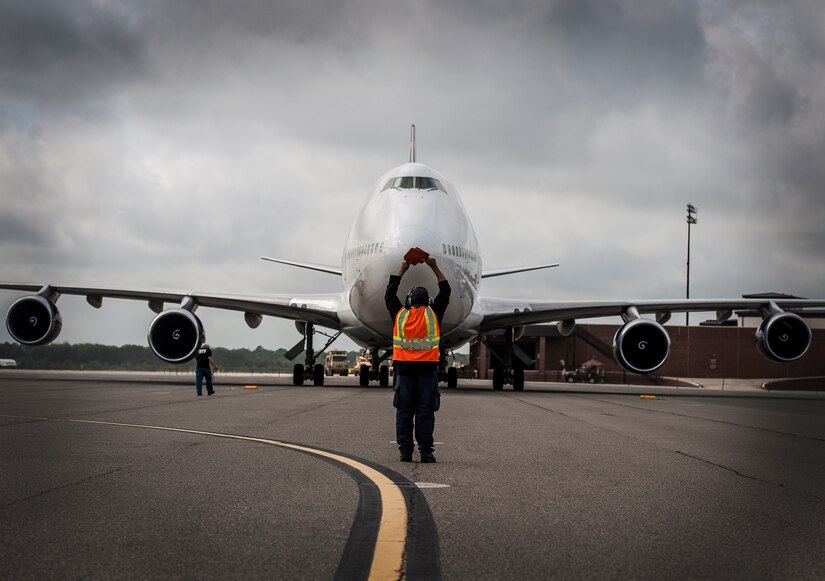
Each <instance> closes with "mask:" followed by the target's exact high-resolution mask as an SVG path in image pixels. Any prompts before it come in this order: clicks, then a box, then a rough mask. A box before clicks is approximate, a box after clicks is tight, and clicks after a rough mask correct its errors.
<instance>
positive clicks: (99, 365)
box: [0, 342, 467, 373]
mask: <svg viewBox="0 0 825 581" xmlns="http://www.w3.org/2000/svg"><path fill="white" fill-rule="evenodd" d="M212 352H213V357H214V359H215V362H216V363H217V364H218V366H219V367H221V368H223V369H225V370H227V371H242V372H244V371H254V372H259V373H262V372H274V371H291V370H292V366H293V365H294V364H295V363H303V356H302V355H299V356H298V357H297V358H296V359H295V360H294V361H290V360H289V359H287V358H286V357H284V354H285V353H286V349H275V350H274V351H273V350H271V349H265V348H264V347H261V346H258V347H256V348H255V349H225V348H223V347H216V348H214V349H212ZM358 355H359V352H358V351H348V352H347V358H348V359H349V365H350V367H352V366H354V365H355V358H356V356H358ZM0 359H14V360H15V361H17V366H18V367H20V368H22V369H89V370H101V371H167V370H169V369H179V368H180V367H181V366H180V365H171V364H169V363H165V362H163V361H161V360H160V359H158V358H157V357H156V356H155V355H154V353H152V350H151V349H149V347H146V346H143V345H123V346H121V347H115V346H112V345H99V344H96V343H78V344H72V343H52V344H51V345H45V346H43V347H27V346H25V345H20V344H18V343H8V342H6V343H1V344H0ZM456 359H457V360H458V361H461V362H462V363H465V364H466V362H467V356H466V355H462V354H457V355H456ZM318 362H319V363H323V358H321V359H319V361H318ZM184 365H189V366H194V363H192V362H190V363H187V364H184Z"/></svg>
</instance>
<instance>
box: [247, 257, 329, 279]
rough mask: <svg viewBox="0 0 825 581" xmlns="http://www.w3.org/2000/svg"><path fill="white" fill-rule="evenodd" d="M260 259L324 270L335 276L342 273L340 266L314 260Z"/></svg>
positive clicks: (319, 270)
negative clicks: (318, 262)
mask: <svg viewBox="0 0 825 581" xmlns="http://www.w3.org/2000/svg"><path fill="white" fill-rule="evenodd" d="M261 260H266V261H268V262H277V263H278V264H288V265H289V266H297V267H298V268H306V269H307V270H315V271H318V272H325V273H326V274H335V275H337V276H341V273H342V271H341V267H340V266H329V265H327V264H315V263H314V262H299V261H297V260H284V259H283V258H272V257H270V256H261Z"/></svg>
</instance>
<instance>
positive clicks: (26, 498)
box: [0, 464, 132, 508]
mask: <svg viewBox="0 0 825 581" xmlns="http://www.w3.org/2000/svg"><path fill="white" fill-rule="evenodd" d="M129 468H132V465H131V464H130V465H129V466H121V467H120V468H115V469H113V470H109V471H107V472H102V473H100V474H93V475H92V476H87V477H86V478H81V479H80V480H75V481H74V482H67V483H66V484H62V485H60V486H55V487H54V488H49V489H47V490H42V491H40V492H38V493H37V494H32V495H30V496H26V497H23V498H18V499H16V500H12V501H11V502H7V503H4V504H2V505H0V508H8V507H10V506H14V505H15V504H19V503H21V502H25V501H27V500H31V499H33V498H39V497H41V496H46V495H47V494H51V493H52V492H57V491H58V490H63V489H65V488H70V487H72V486H77V485H78V484H83V483H85V482H90V481H92V480H97V479H98V478H106V477H107V476H111V475H112V474H117V473H118V472H122V471H124V470H128V469H129Z"/></svg>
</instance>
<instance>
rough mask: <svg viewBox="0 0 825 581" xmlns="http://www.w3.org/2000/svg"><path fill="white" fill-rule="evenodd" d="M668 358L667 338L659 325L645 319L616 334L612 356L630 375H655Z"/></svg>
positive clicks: (624, 327)
mask: <svg viewBox="0 0 825 581" xmlns="http://www.w3.org/2000/svg"><path fill="white" fill-rule="evenodd" d="M668 355H670V337H669V336H668V334H667V331H665V329H664V327H662V326H661V325H660V324H659V323H657V322H655V321H650V320H648V319H633V320H631V321H628V322H627V323H625V324H624V325H622V326H621V327H619V330H618V331H616V335H615V336H614V337H613V356H614V357H615V358H616V361H617V362H618V363H619V365H621V366H622V367H624V368H625V369H627V370H628V371H632V372H633V373H650V372H651V371H656V370H657V369H659V368H660V367H661V366H662V365H664V363H665V361H667V358H668Z"/></svg>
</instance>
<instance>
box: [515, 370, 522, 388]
mask: <svg viewBox="0 0 825 581" xmlns="http://www.w3.org/2000/svg"><path fill="white" fill-rule="evenodd" d="M513 391H524V370H523V369H514V370H513Z"/></svg>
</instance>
